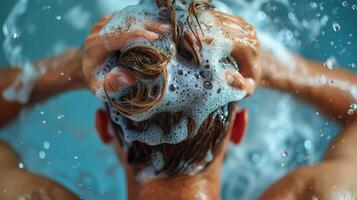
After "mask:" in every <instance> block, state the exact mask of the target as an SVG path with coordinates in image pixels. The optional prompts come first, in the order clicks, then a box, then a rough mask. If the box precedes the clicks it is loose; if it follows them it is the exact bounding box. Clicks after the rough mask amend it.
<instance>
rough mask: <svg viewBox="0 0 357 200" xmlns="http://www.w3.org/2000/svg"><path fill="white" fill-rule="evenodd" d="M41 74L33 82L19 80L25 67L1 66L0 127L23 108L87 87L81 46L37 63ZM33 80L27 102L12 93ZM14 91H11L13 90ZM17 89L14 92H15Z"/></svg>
mask: <svg viewBox="0 0 357 200" xmlns="http://www.w3.org/2000/svg"><path fill="white" fill-rule="evenodd" d="M33 66H34V69H35V70H37V71H38V73H39V75H38V76H36V78H35V80H32V81H31V83H29V82H26V81H25V82H23V81H19V80H20V77H21V76H23V75H24V74H23V71H22V70H21V69H19V68H2V69H0V113H1V115H0V127H1V126H4V125H5V124H7V123H8V122H9V121H11V120H12V119H14V118H15V117H16V116H17V114H18V113H19V112H20V111H21V108H23V107H24V106H28V105H30V104H33V103H36V102H38V101H41V100H44V99H46V98H49V97H51V96H53V95H56V94H59V93H61V92H63V91H67V90H70V89H75V88H83V87H84V83H83V81H82V80H83V78H82V77H81V74H82V73H81V71H80V70H82V69H81V56H80V51H79V50H74V49H73V50H69V51H67V52H65V53H63V54H61V55H58V56H55V57H51V58H48V59H44V60H41V61H38V62H35V63H33ZM27 84H29V85H30V84H33V86H32V87H29V88H27V89H30V90H31V91H30V92H29V99H28V101H26V102H18V101H16V98H14V97H11V95H16V94H17V93H18V92H19V91H21V90H22V89H24V87H26V86H28V85H27ZM8 90H12V91H11V92H10V95H9V91H8ZM11 93H13V94H11Z"/></svg>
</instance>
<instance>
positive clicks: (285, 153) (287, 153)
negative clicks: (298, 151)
mask: <svg viewBox="0 0 357 200" xmlns="http://www.w3.org/2000/svg"><path fill="white" fill-rule="evenodd" d="M282 155H283V157H284V158H285V157H288V155H289V152H288V150H285V151H284V152H283V153H282Z"/></svg>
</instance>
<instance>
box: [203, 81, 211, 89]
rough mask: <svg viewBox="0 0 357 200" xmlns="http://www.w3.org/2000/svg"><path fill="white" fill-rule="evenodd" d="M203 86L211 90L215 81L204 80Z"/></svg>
mask: <svg viewBox="0 0 357 200" xmlns="http://www.w3.org/2000/svg"><path fill="white" fill-rule="evenodd" d="M203 87H204V88H206V89H208V90H210V89H212V88H213V83H212V82H211V81H207V80H206V81H203Z"/></svg>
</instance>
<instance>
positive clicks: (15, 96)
mask: <svg viewBox="0 0 357 200" xmlns="http://www.w3.org/2000/svg"><path fill="white" fill-rule="evenodd" d="M42 69H44V68H42ZM43 73H44V71H42V72H41V73H40V71H39V70H37V69H36V68H35V67H34V66H33V65H32V64H31V63H29V62H27V63H25V65H24V66H23V68H22V73H21V74H20V75H19V76H18V77H17V78H16V80H15V81H14V82H13V84H11V85H10V86H9V87H8V88H7V89H5V90H4V91H3V94H2V95H3V97H4V99H5V100H7V101H17V102H20V103H23V104H25V103H27V102H28V100H29V98H30V95H31V92H32V89H33V88H34V86H35V83H36V80H37V78H38V77H39V76H40V75H41V74H43Z"/></svg>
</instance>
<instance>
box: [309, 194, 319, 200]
mask: <svg viewBox="0 0 357 200" xmlns="http://www.w3.org/2000/svg"><path fill="white" fill-rule="evenodd" d="M311 200H319V198H317V197H316V196H315V195H314V196H312V198H311Z"/></svg>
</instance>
